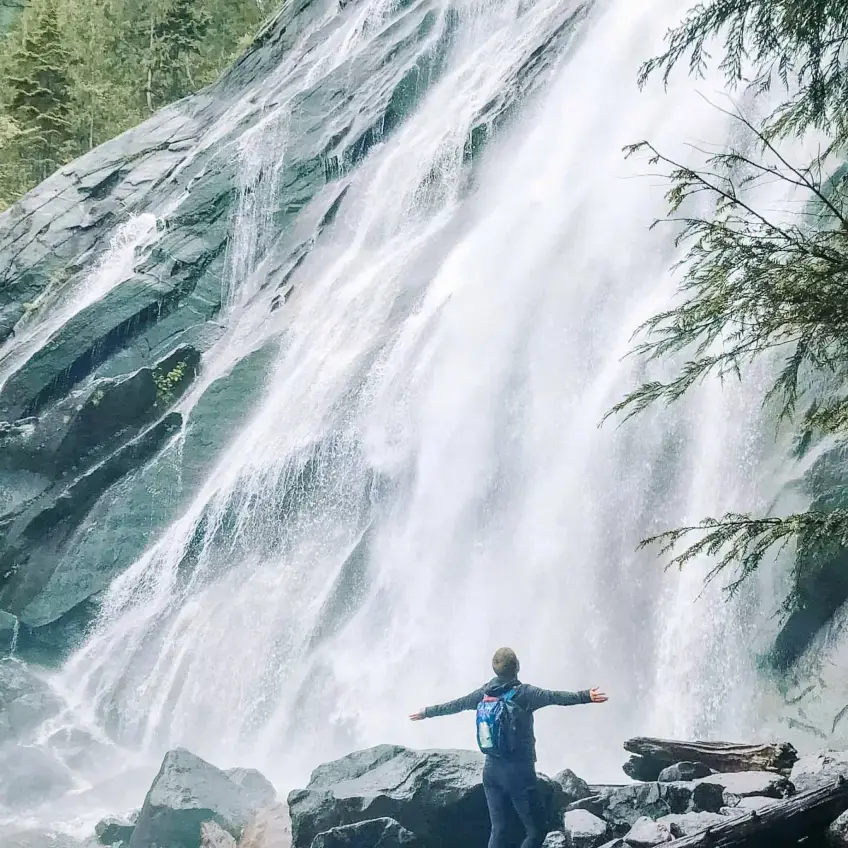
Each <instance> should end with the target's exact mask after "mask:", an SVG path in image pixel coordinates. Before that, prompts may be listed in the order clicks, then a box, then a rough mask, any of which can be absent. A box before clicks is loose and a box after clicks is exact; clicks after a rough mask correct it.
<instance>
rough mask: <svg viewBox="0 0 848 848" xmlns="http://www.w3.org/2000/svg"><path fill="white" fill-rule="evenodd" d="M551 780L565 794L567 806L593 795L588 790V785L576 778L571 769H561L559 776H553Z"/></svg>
mask: <svg viewBox="0 0 848 848" xmlns="http://www.w3.org/2000/svg"><path fill="white" fill-rule="evenodd" d="M553 779H554V782H555V783H558V784H559V785H560V786H561V787H562V791H563V792H564V793H565V801H566V803H568V804H572V803H574V802H575V801H580V800H582V799H583V798H589V797H591V796H592V795H593V794H594V793H593V792H592V790H591V789H590V788H589V784H588V783H586V781H585V780H583V779H582V778H580V777H578V776H577V775H576V774H575V773H574V772H573V771H571V769H563V771H561V772H559V774H555V775H554V778H553Z"/></svg>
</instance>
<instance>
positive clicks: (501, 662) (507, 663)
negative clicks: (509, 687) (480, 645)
mask: <svg viewBox="0 0 848 848" xmlns="http://www.w3.org/2000/svg"><path fill="white" fill-rule="evenodd" d="M519 667H520V666H519V662H518V657H517V656H516V655H515V651H513V650H512V648H498V649H497V651H495V655H494V656H493V657H492V671H494V672H495V674H497V676H498V677H515V676H516V675H517V674H518V669H519Z"/></svg>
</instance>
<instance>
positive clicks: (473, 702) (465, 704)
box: [410, 689, 483, 721]
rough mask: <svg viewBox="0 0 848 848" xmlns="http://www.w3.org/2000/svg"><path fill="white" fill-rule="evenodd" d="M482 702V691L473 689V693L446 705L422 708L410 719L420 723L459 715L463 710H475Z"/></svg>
mask: <svg viewBox="0 0 848 848" xmlns="http://www.w3.org/2000/svg"><path fill="white" fill-rule="evenodd" d="M482 700H483V690H482V689H475V690H474V691H473V692H471V693H469V694H468V695H465V697H463V698H457V699H456V700H455V701H448V702H447V703H446V704H436V705H435V706H433V707H424V709H423V710H419V711H418V712H417V713H413V714H412V715H411V716H410V718H411V719H412V720H413V721H421V719H423V718H436V717H437V716H446V715H453V714H454V713H461V712H463V711H464V710H476V709H477V704H479V703H480V701H482Z"/></svg>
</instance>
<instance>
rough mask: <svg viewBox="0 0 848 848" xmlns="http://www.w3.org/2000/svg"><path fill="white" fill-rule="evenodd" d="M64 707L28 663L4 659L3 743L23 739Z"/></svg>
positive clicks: (0, 662) (0, 672)
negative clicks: (25, 734) (22, 737)
mask: <svg viewBox="0 0 848 848" xmlns="http://www.w3.org/2000/svg"><path fill="white" fill-rule="evenodd" d="M60 709H61V702H60V701H59V698H58V697H57V696H56V695H55V694H54V693H53V691H52V690H51V689H50V687H49V686H48V685H47V684H46V683H45V682H44V681H43V680H42V679H41V678H40V677H38V676H37V675H36V674H34V673H33V672H32V671H31V670H30V669H29V667H28V666H27V665H26V664H24V663H22V662H20V661H19V660H16V659H12V658H6V659H0V743H2V742H3V741H5V740H6V739H15V740H16V739H19V738H20V737H21V736H22V735H23V734H24V733H26V732H27V731H29V730H32V729H33V728H35V727H37V726H38V725H39V724H41V723H42V722H44V721H46V720H47V719H48V718H52V717H53V716H55V715H56V714H57V713H58V712H59V710H60Z"/></svg>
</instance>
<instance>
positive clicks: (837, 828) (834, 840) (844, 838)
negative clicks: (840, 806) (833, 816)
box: [824, 810, 848, 848]
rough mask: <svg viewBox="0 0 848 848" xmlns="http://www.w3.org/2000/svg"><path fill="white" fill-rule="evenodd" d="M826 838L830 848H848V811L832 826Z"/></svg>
mask: <svg viewBox="0 0 848 848" xmlns="http://www.w3.org/2000/svg"><path fill="white" fill-rule="evenodd" d="M824 838H825V842H826V843H827V845H828V846H830V848H848V810H846V811H845V812H844V813H843V814H842V815H841V816H840V817H839V818H838V819H837V820H836V821H835V822H833V824H832V825H830V827H829V828H828V829H827V832H826V833H825V837H824Z"/></svg>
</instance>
